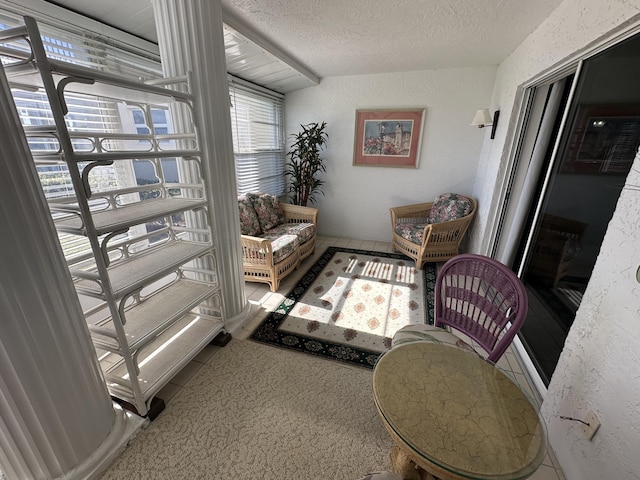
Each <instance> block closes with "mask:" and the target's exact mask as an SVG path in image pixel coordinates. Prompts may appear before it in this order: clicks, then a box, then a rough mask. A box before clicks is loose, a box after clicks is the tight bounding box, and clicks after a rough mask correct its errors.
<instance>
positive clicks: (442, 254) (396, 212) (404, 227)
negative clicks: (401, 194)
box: [389, 193, 478, 270]
mask: <svg viewBox="0 0 640 480" xmlns="http://www.w3.org/2000/svg"><path fill="white" fill-rule="evenodd" d="M477 207H478V205H477V202H476V201H475V200H474V199H473V198H470V197H465V196H463V195H458V194H455V193H445V194H443V195H440V196H439V197H438V198H436V200H435V201H434V202H432V203H418V204H415V205H406V206H403V207H393V208H390V209H389V211H390V212H391V232H392V243H391V245H392V247H393V251H394V252H396V251H399V252H402V253H403V254H405V255H407V256H408V257H410V258H413V259H414V260H415V262H416V267H417V268H418V269H419V270H421V269H422V265H423V264H424V263H425V262H443V261H446V260H449V259H450V258H452V257H454V256H456V255H458V253H459V249H460V243H461V242H462V239H463V238H464V234H465V233H466V231H467V229H468V228H469V225H470V224H471V221H472V220H473V217H474V216H475V214H476V210H477Z"/></svg>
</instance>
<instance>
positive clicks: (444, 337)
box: [391, 324, 475, 352]
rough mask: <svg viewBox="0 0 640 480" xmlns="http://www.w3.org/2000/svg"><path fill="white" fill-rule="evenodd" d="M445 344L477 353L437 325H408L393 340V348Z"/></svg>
mask: <svg viewBox="0 0 640 480" xmlns="http://www.w3.org/2000/svg"><path fill="white" fill-rule="evenodd" d="M416 341H422V342H425V341H426V342H434V343H444V344H446V345H450V346H452V347H457V348H464V349H466V350H470V351H472V352H475V350H474V349H473V347H472V346H471V345H469V344H468V343H467V342H465V341H464V340H462V339H461V338H460V337H458V336H457V335H454V334H453V333H451V332H449V331H448V330H445V329H443V328H440V327H436V326H435V325H424V324H420V325H407V326H405V327H402V328H401V329H399V330H398V331H397V332H396V333H395V335H394V336H393V339H392V340H391V348H393V347H397V346H398V345H402V344H405V343H409V342H416Z"/></svg>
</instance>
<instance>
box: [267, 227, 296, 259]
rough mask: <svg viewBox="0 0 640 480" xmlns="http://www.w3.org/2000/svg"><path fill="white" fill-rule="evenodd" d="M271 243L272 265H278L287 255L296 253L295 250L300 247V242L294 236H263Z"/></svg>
mask: <svg viewBox="0 0 640 480" xmlns="http://www.w3.org/2000/svg"><path fill="white" fill-rule="evenodd" d="M263 238H266V239H267V240H269V241H270V242H271V248H272V249H273V263H274V265H275V264H276V263H280V262H281V261H283V260H284V259H285V258H287V257H288V256H289V255H291V254H292V253H294V252H295V251H296V248H298V247H299V246H300V241H299V240H298V237H297V236H296V235H268V234H265V235H263Z"/></svg>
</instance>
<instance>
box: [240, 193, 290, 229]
mask: <svg viewBox="0 0 640 480" xmlns="http://www.w3.org/2000/svg"><path fill="white" fill-rule="evenodd" d="M247 197H249V198H250V199H251V203H252V204H253V208H254V209H255V210H256V214H257V215H258V221H259V222H260V228H261V229H262V231H263V232H264V231H266V230H269V229H271V228H273V227H275V226H276V225H280V224H281V223H284V213H282V208H280V203H278V198H277V197H274V196H273V195H269V194H268V193H247Z"/></svg>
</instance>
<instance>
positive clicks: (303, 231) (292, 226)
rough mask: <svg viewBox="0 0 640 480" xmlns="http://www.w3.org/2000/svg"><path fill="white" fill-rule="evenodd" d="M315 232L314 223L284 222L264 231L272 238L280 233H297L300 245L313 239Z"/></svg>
mask: <svg viewBox="0 0 640 480" xmlns="http://www.w3.org/2000/svg"><path fill="white" fill-rule="evenodd" d="M315 233H316V226H315V225H314V224H313V223H283V224H281V225H277V226H275V227H273V228H270V229H269V230H267V231H266V232H264V234H265V235H268V236H269V237H270V238H275V237H277V236H279V235H296V236H297V237H298V240H299V242H300V245H302V244H303V243H305V242H307V241H309V240H311V239H312V238H313V236H314V235H315Z"/></svg>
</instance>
